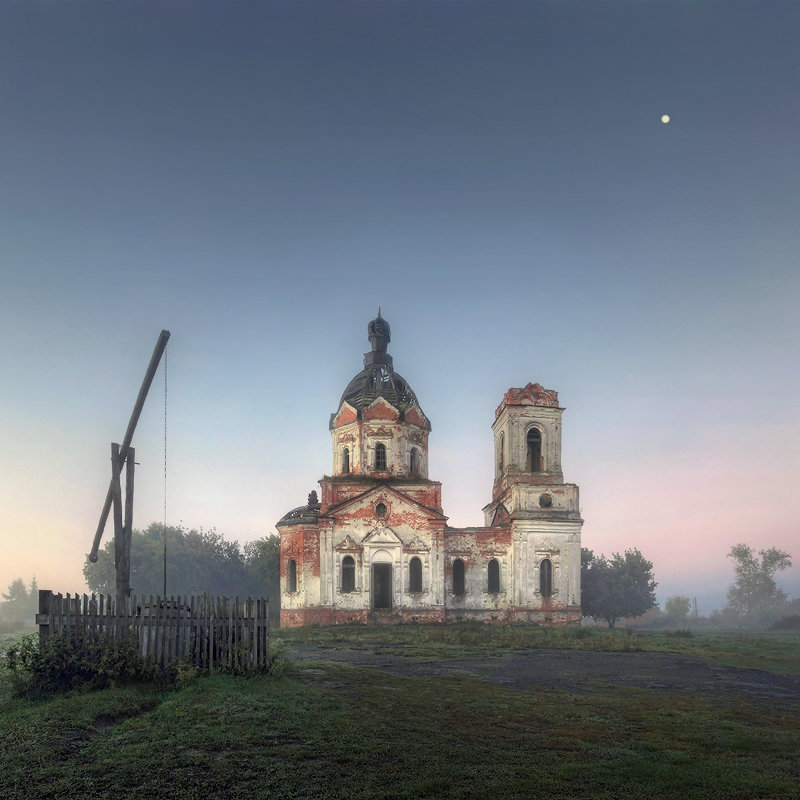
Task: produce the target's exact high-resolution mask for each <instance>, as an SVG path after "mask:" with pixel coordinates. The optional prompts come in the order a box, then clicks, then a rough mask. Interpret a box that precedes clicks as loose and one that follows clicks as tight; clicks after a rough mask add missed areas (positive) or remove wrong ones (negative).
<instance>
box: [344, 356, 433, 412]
mask: <svg viewBox="0 0 800 800" xmlns="http://www.w3.org/2000/svg"><path fill="white" fill-rule="evenodd" d="M378 397H383V398H385V399H386V400H388V401H389V402H390V403H391V404H392V405H393V406H394V407H395V408H396V409H398V410H399V411H400V413H402V414H404V413H405V412H406V411H408V410H409V409H411V408H415V407H416V408H419V403H418V402H417V396H416V395H415V394H414V391H413V389H412V388H411V387H410V386H409V385H408V382H407V381H406V380H405V378H402V377H401V376H400V375H398V374H397V373H396V372H395V371H394V370H393V369H392V367H391V366H388V365H386V364H374V365H372V366H369V367H367V368H366V369H363V370H361V372H359V373H358V375H356V376H355V378H353V380H351V381H350V383H348V384H347V388H346V389H345V390H344V393H343V394H342V399H341V400H340V401H339V407H341V405H342V403H344V402H345V401H346V402H348V403H350V405H351V406H354V407H355V408H357V409H362V408H366V407H367V406H368V405H369V404H370V403H372V402H373V401H374V400H375V399H377V398H378Z"/></svg>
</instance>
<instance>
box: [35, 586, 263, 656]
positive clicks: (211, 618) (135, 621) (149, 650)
mask: <svg viewBox="0 0 800 800" xmlns="http://www.w3.org/2000/svg"><path fill="white" fill-rule="evenodd" d="M36 622H37V624H38V625H39V639H40V642H42V643H43V642H44V641H45V640H46V639H47V638H48V637H50V636H56V635H64V636H66V638H67V641H68V642H70V643H71V644H74V645H78V644H79V643H81V642H85V641H87V640H88V639H89V638H98V639H104V640H105V641H106V642H107V643H110V642H120V641H123V640H127V639H131V640H133V641H134V642H137V643H138V647H139V651H140V652H141V654H142V656H153V657H154V658H155V660H156V661H157V662H158V663H160V664H169V663H171V662H173V661H175V660H177V659H180V658H188V659H189V660H190V661H191V662H192V663H194V664H195V666H197V667H199V668H200V669H217V668H222V667H224V668H228V669H252V670H257V669H265V668H266V667H267V666H268V664H269V662H268V656H267V653H268V649H269V601H268V600H267V599H266V598H264V597H258V598H256V599H255V600H253V599H252V598H250V597H248V598H246V599H243V600H239V598H238V597H233V598H229V597H209V596H208V595H202V596H199V597H194V596H191V597H188V598H187V597H186V596H183V597H175V596H171V597H169V598H167V597H164V598H161V597H158V596H156V597H153V595H150V597H149V599H148V598H144V597H142V598H139V599H138V600H137V598H136V596H135V595H134V596H131V597H129V598H128V599H127V600H125V599H123V600H121V601H120V602H116V601H115V599H114V598H113V597H112V596H111V595H102V594H100V595H95V594H92V595H91V597H89V596H87V595H85V594H84V595H82V596H81V595H80V594H77V593H76V594H75V595H74V596H73V595H70V594H69V593H67V594H66V596H63V595H61V594H54V593H53V592H51V591H49V590H46V589H42V590H40V591H39V613H38V614H37V615H36Z"/></svg>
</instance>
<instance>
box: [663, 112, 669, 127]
mask: <svg viewBox="0 0 800 800" xmlns="http://www.w3.org/2000/svg"><path fill="white" fill-rule="evenodd" d="M661 121H662V122H663V123H664V124H665V125H666V124H667V123H668V122H669V114H662V115H661Z"/></svg>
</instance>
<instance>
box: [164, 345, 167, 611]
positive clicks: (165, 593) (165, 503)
mask: <svg viewBox="0 0 800 800" xmlns="http://www.w3.org/2000/svg"><path fill="white" fill-rule="evenodd" d="M166 596H167V351H166V349H165V350H164V597H166Z"/></svg>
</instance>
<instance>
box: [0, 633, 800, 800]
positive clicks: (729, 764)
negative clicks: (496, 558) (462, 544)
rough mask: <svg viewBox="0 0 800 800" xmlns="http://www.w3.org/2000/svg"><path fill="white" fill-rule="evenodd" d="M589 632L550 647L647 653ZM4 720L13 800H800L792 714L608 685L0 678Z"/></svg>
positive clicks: (714, 650) (372, 673)
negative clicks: (21, 688) (74, 689)
mask: <svg viewBox="0 0 800 800" xmlns="http://www.w3.org/2000/svg"><path fill="white" fill-rule="evenodd" d="M276 633H277V632H276ZM553 633H554V632H550V633H549V634H544V635H546V636H551V637H552V634H553ZM595 633H596V632H594V631H592V632H591V634H590V636H588V637H582V638H575V639H574V640H571V644H569V645H565V644H564V642H563V641H556V640H555V639H553V640H548V641H552V643H555V644H556V645H557V646H559V647H564V646H575V647H578V646H581V647H583V648H590V649H591V648H596V649H600V648H601V647H605V648H611V647H614V648H616V647H623V646H624V644H623V643H624V642H625V641H626V640H627V642H628V645H627V646H633V645H632V642H634V643H635V642H636V641H637V635H636V634H632V635H628V634H625V633H624V632H623V633H617V634H614V635H613V636H606V634H604V633H601V634H600V637H601V638H597V637H596V636H595ZM280 634H281V637H282V638H284V640H285V641H289V640H291V641H301V642H302V641H306V642H307V641H320V640H321V641H323V642H327V643H328V644H329V646H334V647H336V646H343V644H344V643H348V644H353V643H355V645H356V646H364V647H371V648H374V647H384V648H397V649H400V650H405V651H407V652H413V653H415V654H416V655H417V657H428V656H429V655H430V652H431V649H433V650H435V651H436V653H435V655H436V656H437V657H441V655H442V653H443V652H445V651H447V652H449V653H451V654H453V655H461V654H463V653H464V651H465V650H469V649H471V648H472V649H478V650H480V649H481V648H483V649H484V650H486V649H496V648H501V647H503V645H501V644H499V642H498V637H502V636H506V635H508V636H513V635H515V634H514V633H513V631H511V632H508V633H506V632H504V631H501V630H495V632H494V633H489V634H486V635H485V636H484V635H483V634H481V633H480V632H478V631H473V630H471V627H470V626H465V627H464V628H463V629H462V630H460V631H459V630H456V629H450V630H449V632H448V631H447V630H446V629H444V630H443V629H431V630H426V629H424V628H407V629H390V630H388V631H387V632H384V630H382V629H368V630H366V631H365V630H364V629H360V630H356V631H354V632H352V633H350V632H349V631H347V630H345V631H342V630H341V629H337V630H334V631H331V630H327V629H326V630H316V631H314V630H301V631H292V632H286V631H280ZM362 635H363V636H364V638H363V639H360V640H359V639H357V638H356V637H359V636H362ZM530 635H531V636H533V635H538V634H536V633H535V632H531V634H530ZM493 637H494V638H493ZM427 639H431V640H434V641H433V642H432V643H431V644H430V645H429V644H428V643H426V640H427ZM450 639H452V641H450ZM459 639H461V640H463V641H459ZM556 639H558V637H556ZM617 639H619V641H617ZM642 639H643V640H644V641H643V642H639V643H638V645H637V646H642V647H654V648H655V647H661V646H662V644H663V645H665V646H667V645H668V647H667V649H672V650H676V649H677V650H681V649H682V648H684V647H687V648H688V647H691V648H693V649H692V650H691V652H692V653H694V654H697V653H700V652H701V651H704V652H705V654H706V655H707V656H713V657H714V658H716V659H720V660H723V661H725V660H727V661H728V662H729V663H734V662H738V661H741V660H744V661H750V660H753V659H755V658H756V657H757V653H758V651H759V647H760V648H761V650H762V651H764V650H767V651H768V653H767V654H768V656H769V658H768V662H769V664H768V665H767V666H769V665H771V668H772V669H774V670H776V671H784V670H782V669H780V668H779V667H777V668H776V666H775V665H776V664H777V665H779V664H781V663H782V662H783V661H791V659H792V653H794V658H795V661H796V660H797V653H798V652H800V637H799V636H798V635H797V634H796V633H795V634H788V635H786V634H784V635H782V636H781V637H778V638H776V639H774V640H773V639H772V638H771V636H767V637H766V640H767V641H768V643H769V644H770V646H769V647H768V648H765V646H764V644H763V643H761V644H759V643H758V640H757V638H756V637H749V638H748V637H745V638H744V639H742V638H741V637H736V636H726V635H723V634H718V635H715V636H711V637H709V639H708V641H704V637H701V636H695V637H693V638H691V639H684V638H669V637H664V636H662V635H660V634H655V635H652V636H650V635H648V636H644V637H642ZM435 640H439V641H438V644H437V643H436V641H435ZM513 646H517V645H513V644H507V645H505V647H513ZM518 646H522V645H518ZM525 646H533V644H532V643H531V642H530V641H528V642H526V644H525ZM448 648H449V649H448ZM701 654H702V653H701ZM748 666H754V665H753V664H748ZM0 708H2V712H1V713H2V719H0V742H2V746H0V753H1V754H2V755H1V756H0V759H1V760H0V797H2V798H4V800H5V798H8V800H12V799H16V798H25V800H27V799H28V798H31V800H33V799H34V798H40V797H41V798H45V797H47V798H51V797H52V798H78V797H81V798H84V797H85V798H125V800H130V799H131V798H139V797H142V798H204V799H205V798H236V797H241V798H261V797H263V798H424V797H430V798H439V797H441V798H492V800H497V798H506V797H508V798H539V797H541V798H571V797H575V798H584V797H586V798H589V797H591V798H615V799H616V798H619V797H620V796H624V797H625V798H626V799H627V798H630V799H631V800H635V798H640V797H641V798H681V800H684V799H685V798H741V799H742V800H745V799H747V800H750V799H751V798H795V797H796V796H797V786H798V785H800V761H799V760H798V755H797V754H798V753H799V752H800V718H798V716H797V714H796V710H795V713H794V714H789V713H782V712H780V711H778V710H776V711H774V712H769V713H768V712H766V711H764V710H763V708H761V709H759V708H757V707H755V706H751V705H749V704H748V702H747V700H746V699H743V698H740V697H736V698H731V699H730V700H729V701H725V702H720V700H719V697H717V698H715V699H714V700H713V701H712V699H711V698H704V697H697V696H693V697H686V696H684V695H680V696H678V695H676V694H670V693H668V692H663V691H659V690H655V689H647V690H645V689H641V690H640V689H623V688H614V687H608V686H599V687H596V691H594V692H593V693H592V694H589V695H586V694H583V695H574V694H570V693H567V692H563V691H556V690H550V691H546V690H535V691H534V690H531V691H524V692H521V691H512V690H509V689H506V688H503V687H502V686H499V685H494V684H488V683H484V682H481V681H478V680H475V679H470V678H464V677H448V678H441V677H436V678H433V677H425V678H421V677H397V676H394V675H389V674H386V673H383V672H380V671H378V670H375V669H368V668H358V667H353V666H347V665H342V664H332V663H330V662H319V663H316V664H304V665H302V666H297V667H296V668H295V669H294V671H293V672H291V673H290V674H288V675H286V676H285V677H283V678H281V679H278V680H269V679H267V678H264V677H258V678H235V677H231V676H225V675H213V676H205V677H200V678H197V679H195V680H194V681H193V682H192V683H191V684H190V685H188V686H187V687H185V688H182V689H179V690H176V691H171V692H167V693H161V692H159V691H157V690H156V689H154V688H153V687H148V686H137V687H123V688H117V689H107V690H103V691H100V692H95V693H91V694H80V693H76V694H73V695H71V696H65V697H57V698H54V699H51V700H47V701H40V702H31V701H26V700H21V699H18V698H16V697H14V695H13V693H12V690H11V686H10V684H9V681H8V676H7V675H4V674H3V673H2V671H0Z"/></svg>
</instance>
